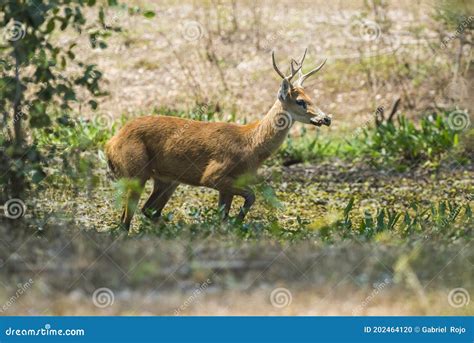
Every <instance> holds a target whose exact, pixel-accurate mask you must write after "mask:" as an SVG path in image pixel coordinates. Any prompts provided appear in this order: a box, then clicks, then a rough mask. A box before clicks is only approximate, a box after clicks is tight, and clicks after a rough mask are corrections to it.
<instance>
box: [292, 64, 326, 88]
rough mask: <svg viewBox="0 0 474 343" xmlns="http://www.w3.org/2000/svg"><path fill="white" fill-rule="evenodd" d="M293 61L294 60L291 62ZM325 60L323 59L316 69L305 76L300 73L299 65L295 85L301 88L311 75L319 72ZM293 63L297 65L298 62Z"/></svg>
mask: <svg viewBox="0 0 474 343" xmlns="http://www.w3.org/2000/svg"><path fill="white" fill-rule="evenodd" d="M293 61H294V60H293ZM326 61H327V59H326V58H325V59H324V61H323V63H321V64H320V65H319V66H317V67H316V68H314V69H313V70H311V71H310V72H308V73H306V74H303V72H302V71H301V67H302V65H300V66H299V67H300V71H299V73H298V81H296V85H298V86H299V87H303V82H304V81H305V80H306V79H307V78H308V77H310V76H311V75H313V74H314V73H316V72H317V71H319V70H320V69H321V68H322V67H323V66H324V64H325V63H326ZM294 63H296V64H297V65H298V62H296V61H294Z"/></svg>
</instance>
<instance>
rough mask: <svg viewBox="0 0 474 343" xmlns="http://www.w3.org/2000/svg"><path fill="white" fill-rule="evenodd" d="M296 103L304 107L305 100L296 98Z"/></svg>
mask: <svg viewBox="0 0 474 343" xmlns="http://www.w3.org/2000/svg"><path fill="white" fill-rule="evenodd" d="M296 104H297V105H298V106H301V107H303V108H304V109H306V102H305V101H304V100H296Z"/></svg>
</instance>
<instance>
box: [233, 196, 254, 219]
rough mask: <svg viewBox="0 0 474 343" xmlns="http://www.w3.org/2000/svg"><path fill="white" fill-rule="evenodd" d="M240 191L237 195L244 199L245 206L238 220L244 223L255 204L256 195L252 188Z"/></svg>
mask: <svg viewBox="0 0 474 343" xmlns="http://www.w3.org/2000/svg"><path fill="white" fill-rule="evenodd" d="M238 191H239V193H237V195H240V196H241V197H243V198H244V206H242V208H241V209H240V212H239V215H238V216H237V219H238V220H239V221H242V220H244V218H245V216H246V215H247V213H248V211H249V210H250V207H252V205H253V204H254V202H255V193H254V192H253V191H252V190H251V189H250V188H243V189H240V190H238Z"/></svg>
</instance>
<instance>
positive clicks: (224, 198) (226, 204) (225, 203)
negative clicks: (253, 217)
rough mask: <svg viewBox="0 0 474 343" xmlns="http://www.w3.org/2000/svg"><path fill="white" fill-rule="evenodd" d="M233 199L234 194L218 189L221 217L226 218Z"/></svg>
mask: <svg viewBox="0 0 474 343" xmlns="http://www.w3.org/2000/svg"><path fill="white" fill-rule="evenodd" d="M233 199H234V195H233V194H232V193H228V192H225V191H219V210H221V209H222V211H223V218H222V219H224V220H225V219H227V217H228V216H229V211H230V207H231V205H232V200H233Z"/></svg>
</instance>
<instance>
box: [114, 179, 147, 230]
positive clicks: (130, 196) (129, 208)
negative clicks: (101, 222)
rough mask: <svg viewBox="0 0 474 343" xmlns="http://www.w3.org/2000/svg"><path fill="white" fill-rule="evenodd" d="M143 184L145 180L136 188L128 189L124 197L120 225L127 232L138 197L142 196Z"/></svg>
mask: <svg viewBox="0 0 474 343" xmlns="http://www.w3.org/2000/svg"><path fill="white" fill-rule="evenodd" d="M145 182H146V180H141V181H140V184H139V185H138V187H130V188H129V189H128V190H127V193H126V195H125V203H124V209H123V212H122V217H121V219H120V225H121V226H122V227H123V228H125V229H126V230H127V231H130V224H131V223H132V218H133V215H134V213H135V210H136V209H137V206H138V201H139V200H140V195H141V194H142V190H143V186H145Z"/></svg>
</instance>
